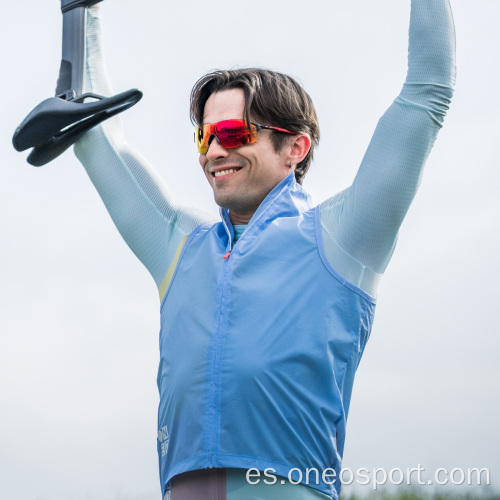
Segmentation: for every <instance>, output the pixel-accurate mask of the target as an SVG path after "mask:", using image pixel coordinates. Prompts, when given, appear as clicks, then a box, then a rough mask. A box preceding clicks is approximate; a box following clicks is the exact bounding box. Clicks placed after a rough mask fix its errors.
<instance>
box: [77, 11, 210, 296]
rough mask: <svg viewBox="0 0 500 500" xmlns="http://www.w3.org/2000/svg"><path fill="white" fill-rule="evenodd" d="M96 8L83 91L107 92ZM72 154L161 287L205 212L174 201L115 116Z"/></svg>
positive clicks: (89, 28) (91, 13)
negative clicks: (83, 168) (181, 247)
mask: <svg viewBox="0 0 500 500" xmlns="http://www.w3.org/2000/svg"><path fill="white" fill-rule="evenodd" d="M100 11H101V9H100V8H91V9H89V11H88V23H87V65H86V91H87V92H94V93H97V94H101V95H104V96H108V95H112V94H113V92H112V89H111V85H110V83H109V78H108V75H107V72H106V67H105V63H104V55H103V47H102V28H101V14H100ZM75 153H76V155H77V157H78V159H79V160H80V161H81V162H82V164H83V166H84V167H85V169H86V171H87V173H88V175H89V177H90V179H91V180H92V183H93V184H94V186H95V187H96V188H97V191H98V192H99V195H100V196H101V198H102V200H103V202H104V204H105V205H106V208H107V210H108V212H109V214H110V215H111V218H112V219H113V222H114V223H115V225H116V227H117V228H118V230H119V231H120V234H121V235H122V237H123V239H124V240H125V241H126V242H127V244H128V246H129V247H130V248H131V249H132V251H133V252H134V253H135V254H136V255H137V257H138V258H139V259H140V260H141V262H142V263H143V264H144V265H145V266H146V268H147V269H148V270H149V272H150V273H151V275H152V276H153V278H154V280H155V282H156V284H157V286H159V287H160V284H161V283H162V280H163V278H164V277H165V274H166V273H167V271H168V269H169V267H170V265H171V263H172V262H173V260H174V257H175V254H176V252H177V249H178V248H179V245H180V244H181V242H182V241H183V239H184V237H185V236H186V235H188V234H189V233H190V232H191V231H192V230H193V229H194V228H195V227H197V226H198V225H199V224H201V223H202V222H205V221H206V220H209V219H210V217H209V216H207V215H205V214H203V213H202V212H200V211H198V210H195V209H188V208H185V207H181V206H179V205H177V204H176V203H175V202H174V201H173V199H172V197H171V195H170V194H169V192H168V190H167V187H166V185H165V183H164V181H163V180H162V179H161V178H160V176H159V175H158V174H157V173H156V171H155V170H154V169H153V168H152V167H151V166H150V165H149V163H148V162H147V161H146V160H145V159H144V158H143V157H142V156H141V155H139V154H138V153H137V152H136V151H134V150H133V149H132V148H130V147H129V146H128V145H127V143H126V142H125V139H124V135H123V129H122V125H121V121H120V119H119V118H118V117H116V118H112V119H110V120H108V121H107V122H105V123H104V124H103V125H101V126H98V127H96V128H94V129H92V130H90V131H89V132H88V133H87V134H86V135H85V136H84V137H82V139H80V140H79V141H78V142H77V143H76V145H75ZM160 295H161V294H160Z"/></svg>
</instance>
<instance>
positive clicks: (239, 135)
mask: <svg viewBox="0 0 500 500" xmlns="http://www.w3.org/2000/svg"><path fill="white" fill-rule="evenodd" d="M263 128H264V129H268V130H275V131H276V132H283V133H284V134H290V135H296V132H290V130H285V129H284V128H279V127H270V126H268V125H261V124H260V123H250V126H249V125H248V123H247V122H244V121H243V120H224V121H222V122H217V123H206V124H205V125H203V126H202V127H196V131H195V133H194V140H195V142H196V147H197V148H198V153H201V154H202V155H204V154H206V153H207V151H208V148H209V147H210V144H211V143H212V141H213V138H214V137H215V138H216V139H217V141H218V143H219V144H220V145H221V146H222V147H223V148H225V149H232V148H238V147H240V146H244V145H245V144H253V143H254V142H255V141H257V132H258V131H259V130H262V129H263Z"/></svg>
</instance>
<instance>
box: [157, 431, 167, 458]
mask: <svg viewBox="0 0 500 500" xmlns="http://www.w3.org/2000/svg"><path fill="white" fill-rule="evenodd" d="M158 441H160V444H161V456H162V457H164V456H165V455H166V454H167V450H168V429H167V426H165V427H163V428H162V429H160V430H159V431H158Z"/></svg>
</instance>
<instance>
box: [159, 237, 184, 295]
mask: <svg viewBox="0 0 500 500" xmlns="http://www.w3.org/2000/svg"><path fill="white" fill-rule="evenodd" d="M187 239H188V237H187V235H186V236H184V238H182V240H181V242H180V243H179V246H178V247H177V251H176V252H175V255H174V258H173V260H172V263H171V264H170V267H169V268H168V271H167V273H166V274H165V276H164V277H163V279H162V280H161V283H160V286H159V287H158V293H159V294H160V302H161V301H162V300H163V298H164V297H165V294H166V293H167V290H168V287H169V286H170V282H171V281H172V277H173V275H174V271H175V268H176V267H177V264H178V262H179V257H180V255H181V252H182V249H183V248H184V245H185V243H186V240H187Z"/></svg>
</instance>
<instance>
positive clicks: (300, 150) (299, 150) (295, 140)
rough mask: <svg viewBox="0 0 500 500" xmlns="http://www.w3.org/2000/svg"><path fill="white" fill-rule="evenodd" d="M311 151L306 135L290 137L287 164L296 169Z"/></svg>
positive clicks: (309, 139)
mask: <svg viewBox="0 0 500 500" xmlns="http://www.w3.org/2000/svg"><path fill="white" fill-rule="evenodd" d="M309 149H311V138H310V137H309V136H308V135H307V134H297V135H295V136H293V137H291V142H290V153H289V157H288V163H290V162H291V163H292V165H293V166H294V167H296V166H297V165H298V164H299V163H300V162H301V161H302V160H303V159H304V158H305V157H306V155H307V153H308V152H309Z"/></svg>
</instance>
